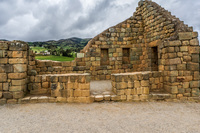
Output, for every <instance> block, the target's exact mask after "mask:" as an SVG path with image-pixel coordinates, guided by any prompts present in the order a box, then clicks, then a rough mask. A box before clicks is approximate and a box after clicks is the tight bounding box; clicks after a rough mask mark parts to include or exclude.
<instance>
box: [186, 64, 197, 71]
mask: <svg viewBox="0 0 200 133" xmlns="http://www.w3.org/2000/svg"><path fill="white" fill-rule="evenodd" d="M187 70H189V71H199V63H187Z"/></svg>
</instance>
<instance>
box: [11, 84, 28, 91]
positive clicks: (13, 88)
mask: <svg viewBox="0 0 200 133" xmlns="http://www.w3.org/2000/svg"><path fill="white" fill-rule="evenodd" d="M25 89H26V86H25V85H23V86H10V88H9V91H23V90H25Z"/></svg>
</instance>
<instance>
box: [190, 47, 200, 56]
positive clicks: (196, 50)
mask: <svg viewBox="0 0 200 133" xmlns="http://www.w3.org/2000/svg"><path fill="white" fill-rule="evenodd" d="M189 53H190V54H198V53H199V47H198V46H193V47H192V46H191V47H189Z"/></svg>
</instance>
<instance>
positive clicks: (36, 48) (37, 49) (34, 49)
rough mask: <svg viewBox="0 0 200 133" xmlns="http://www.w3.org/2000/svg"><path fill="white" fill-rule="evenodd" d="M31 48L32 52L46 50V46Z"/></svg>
mask: <svg viewBox="0 0 200 133" xmlns="http://www.w3.org/2000/svg"><path fill="white" fill-rule="evenodd" d="M31 50H33V51H34V52H35V51H37V53H40V52H42V51H46V50H47V49H46V48H43V47H31Z"/></svg>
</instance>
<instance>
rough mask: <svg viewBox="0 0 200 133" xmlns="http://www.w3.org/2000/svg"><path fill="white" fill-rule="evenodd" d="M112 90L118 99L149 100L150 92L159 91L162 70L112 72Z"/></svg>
mask: <svg viewBox="0 0 200 133" xmlns="http://www.w3.org/2000/svg"><path fill="white" fill-rule="evenodd" d="M111 79H112V86H113V91H114V92H115V93H116V95H117V96H118V99H119V100H120V101H132V100H133V101H140V100H149V98H150V95H149V94H150V92H157V91H159V92H161V91H162V88H163V77H162V72H134V73H120V74H112V76H111Z"/></svg>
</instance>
